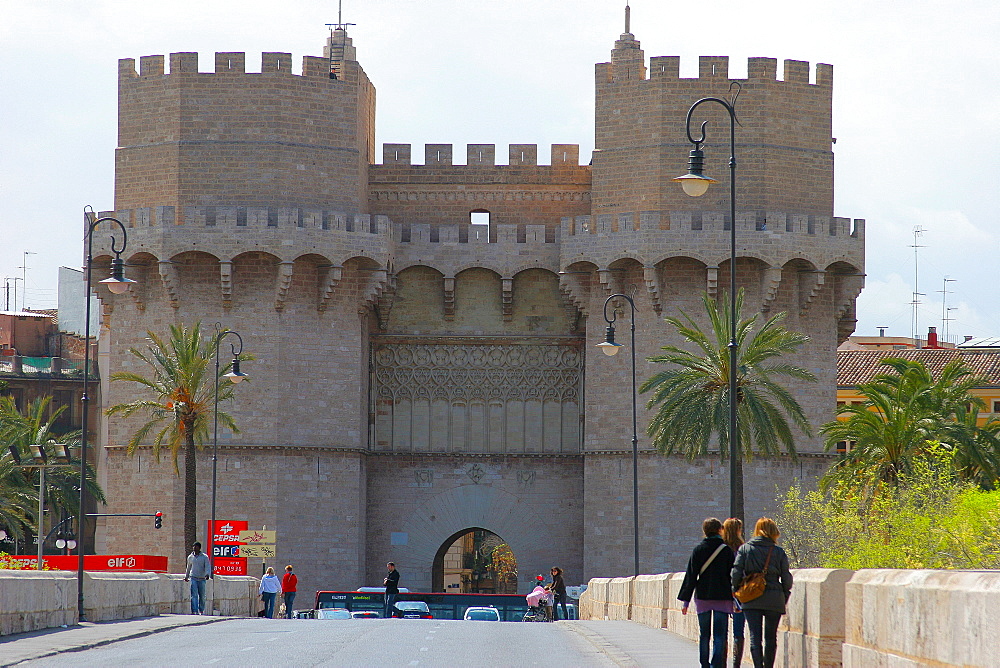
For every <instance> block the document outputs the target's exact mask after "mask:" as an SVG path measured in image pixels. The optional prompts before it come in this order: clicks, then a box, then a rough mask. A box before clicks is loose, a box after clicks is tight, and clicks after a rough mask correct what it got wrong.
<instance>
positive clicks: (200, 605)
mask: <svg viewBox="0 0 1000 668" xmlns="http://www.w3.org/2000/svg"><path fill="white" fill-rule="evenodd" d="M203 612H205V581H204V580H198V579H197V578H191V614H192V615H200V614H202V613H203Z"/></svg>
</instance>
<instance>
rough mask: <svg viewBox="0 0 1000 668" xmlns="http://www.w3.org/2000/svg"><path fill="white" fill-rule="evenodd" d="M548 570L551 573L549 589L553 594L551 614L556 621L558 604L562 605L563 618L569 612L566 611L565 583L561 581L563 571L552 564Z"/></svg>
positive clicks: (557, 619) (565, 617)
mask: <svg viewBox="0 0 1000 668" xmlns="http://www.w3.org/2000/svg"><path fill="white" fill-rule="evenodd" d="M550 572H551V573H552V584H550V585H549V590H550V591H551V592H552V593H553V594H555V599H554V601H553V603H552V616H553V618H554V619H555V621H557V622H558V621H559V606H562V613H563V619H569V613H568V612H566V583H565V582H564V581H563V576H562V572H563V571H562V569H561V568H559V567H558V566H553V567H552V570H551V571H550Z"/></svg>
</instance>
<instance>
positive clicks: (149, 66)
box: [118, 51, 359, 81]
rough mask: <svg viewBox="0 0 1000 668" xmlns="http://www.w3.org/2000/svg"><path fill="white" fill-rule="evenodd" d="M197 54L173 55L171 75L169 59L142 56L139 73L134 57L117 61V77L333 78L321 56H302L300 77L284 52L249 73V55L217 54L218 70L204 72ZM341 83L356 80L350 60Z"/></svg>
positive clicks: (265, 57)
mask: <svg viewBox="0 0 1000 668" xmlns="http://www.w3.org/2000/svg"><path fill="white" fill-rule="evenodd" d="M198 59H199V54H198V53H197V52H190V51H181V52H177V53H171V54H170V58H169V64H170V69H169V72H168V71H167V70H166V69H165V65H166V63H167V59H166V58H164V56H162V55H152V56H142V57H140V58H139V69H138V70H136V66H135V58H122V59H120V60H119V61H118V78H119V79H131V78H136V77H159V76H170V75H175V74H249V75H254V74H284V75H288V76H302V77H309V78H312V77H316V78H321V79H326V80H328V81H337V80H331V79H330V61H329V59H328V58H325V57H322V56H302V69H301V70H300V72H301V74H294V73H293V72H292V54H290V53H286V52H283V51H265V52H263V53H262V54H261V58H260V69H259V70H258V71H247V69H246V62H247V57H246V53H245V52H243V51H217V52H216V53H215V61H214V62H215V69H214V70H213V71H211V72H202V71H200V69H199V64H198ZM352 64H353V68H352V67H349V66H345V68H344V70H343V72H342V78H341V79H340V80H344V81H350V80H352V78H353V80H354V81H356V80H357V70H358V69H359V68H358V65H357V63H356V62H353V61H348V63H347V64H345V65H352ZM352 70H353V77H352Z"/></svg>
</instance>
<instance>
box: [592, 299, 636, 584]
mask: <svg viewBox="0 0 1000 668" xmlns="http://www.w3.org/2000/svg"><path fill="white" fill-rule="evenodd" d="M634 296H635V287H634V286H633V288H632V294H631V295H624V294H620V293H619V294H614V295H611V296H610V297H608V298H607V299H605V300H604V321H605V322H607V323H608V329H607V335H606V336H605V339H604V341H603V342H602V343H598V344H597V347H598V348H600V349H601V351H602V352H603V353H604V354H605V355H608V356H612V355H617V354H618V351H619V350H620V349H621V348H622V347H623V346H622V344H620V343H616V342H615V321H616V320H617V319H618V309H613V310H612V312H611V317H610V318H609V317H608V304H609V303H610V302H611V300H612V299H615V298H620V299H624V300H625V301H627V302H628V304H629V306H631V307H632V320H631V322H632V350H631V352H632V540H633V544H632V558H633V573H634V574H635V575H639V434H638V431H637V429H636V426H637V425H636V422H637V412H638V411H637V408H636V388H635V313H636V308H635V301H634V300H633V297H634Z"/></svg>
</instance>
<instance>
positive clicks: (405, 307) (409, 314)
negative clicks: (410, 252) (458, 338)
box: [386, 265, 455, 334]
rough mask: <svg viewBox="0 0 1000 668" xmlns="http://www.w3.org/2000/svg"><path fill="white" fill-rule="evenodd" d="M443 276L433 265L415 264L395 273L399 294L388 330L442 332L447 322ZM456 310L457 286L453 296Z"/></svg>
mask: <svg viewBox="0 0 1000 668" xmlns="http://www.w3.org/2000/svg"><path fill="white" fill-rule="evenodd" d="M444 290H445V282H444V275H443V274H442V273H441V272H440V271H438V270H437V269H434V268H432V267H428V266H424V265H414V266H410V267H407V268H406V269H403V270H402V271H400V272H399V273H398V274H397V275H396V296H395V299H394V301H393V307H392V314H391V315H390V317H389V320H388V326H387V327H386V331H387V332H388V333H393V334H397V333H398V334H404V333H405V334H418V333H427V332H429V331H440V330H441V329H442V328H443V326H444V324H445V306H446V295H445V292H444ZM450 298H451V301H450V304H451V311H452V312H454V299H455V297H454V289H452V290H451V295H450Z"/></svg>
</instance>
